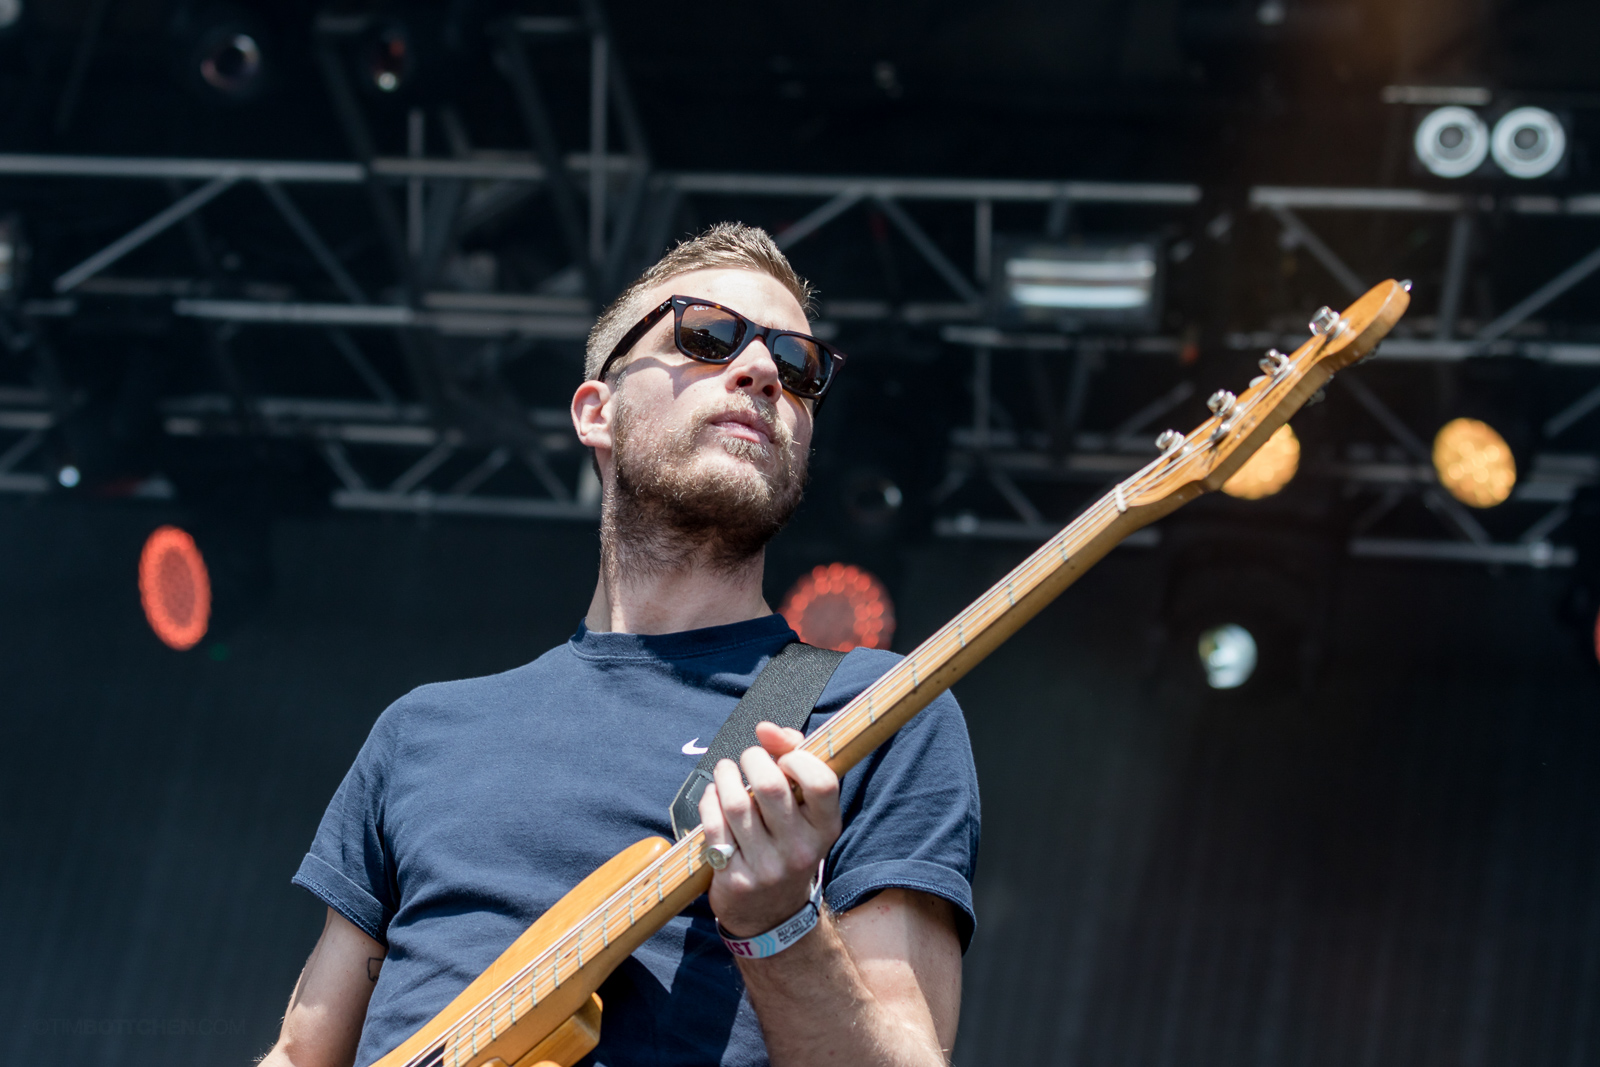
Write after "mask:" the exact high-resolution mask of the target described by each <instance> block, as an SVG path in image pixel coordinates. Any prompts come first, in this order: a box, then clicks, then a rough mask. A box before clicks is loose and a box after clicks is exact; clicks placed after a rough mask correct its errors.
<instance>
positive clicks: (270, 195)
mask: <svg viewBox="0 0 1600 1067" xmlns="http://www.w3.org/2000/svg"><path fill="white" fill-rule="evenodd" d="M260 185H261V191H262V192H264V193H266V194H267V199H268V200H271V201H272V206H273V207H275V208H277V209H278V214H280V215H282V216H283V220H284V221H285V222H287V223H288V224H289V228H290V229H291V230H293V231H294V233H295V236H296V237H298V238H300V243H301V244H303V245H305V246H306V250H307V251H309V252H310V253H311V257H312V258H313V259H315V260H316V261H317V265H318V266H320V267H321V268H322V269H323V270H324V271H326V272H327V274H328V277H330V278H332V279H333V284H334V285H336V286H338V287H339V291H340V292H341V293H343V294H344V295H345V299H347V300H349V301H350V303H352V304H365V303H366V302H367V295H366V294H365V293H363V292H362V291H361V286H359V285H357V284H356V280H355V279H354V278H352V277H350V272H349V271H347V270H345V269H344V264H343V263H340V262H339V257H338V256H336V255H334V254H333V249H331V248H329V247H328V245H327V242H326V241H324V240H323V239H322V235H321V234H319V233H317V231H316V227H314V226H312V225H311V220H310V219H308V218H306V217H305V215H304V214H303V213H302V212H301V211H300V208H299V207H297V206H296V205H295V202H294V201H293V200H291V199H290V198H289V194H288V193H286V192H284V191H283V188H282V187H281V186H280V185H279V184H278V183H277V182H275V181H271V180H263V181H262V182H261V183H260Z"/></svg>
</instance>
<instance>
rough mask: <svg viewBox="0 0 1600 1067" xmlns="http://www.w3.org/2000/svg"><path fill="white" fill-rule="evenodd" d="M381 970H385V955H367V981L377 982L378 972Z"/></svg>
mask: <svg viewBox="0 0 1600 1067" xmlns="http://www.w3.org/2000/svg"><path fill="white" fill-rule="evenodd" d="M381 970H383V957H382V956H368V957H367V981H369V982H376V981H377V980H378V972H379V971H381Z"/></svg>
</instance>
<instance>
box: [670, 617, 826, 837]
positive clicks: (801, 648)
mask: <svg viewBox="0 0 1600 1067" xmlns="http://www.w3.org/2000/svg"><path fill="white" fill-rule="evenodd" d="M842 659H844V653H843V652H834V651H831V650H829V649H826V648H817V647H816V646H815V645H808V644H805V643H804V642H801V641H794V642H791V643H790V644H788V645H785V646H784V647H783V649H782V650H781V651H780V652H779V653H778V654H777V655H776V656H773V657H772V658H771V659H770V660H768V661H767V665H766V666H765V667H763V668H762V669H761V673H760V674H758V675H756V680H755V681H753V682H751V683H750V688H749V689H747V690H745V694H744V696H743V697H741V698H740V699H739V703H738V705H737V706H736V707H735V708H734V709H733V714H732V715H729V716H728V721H727V722H725V723H723V724H722V729H720V730H718V731H717V736H716V737H714V738H712V739H711V743H710V744H709V745H707V746H706V751H705V754H704V755H702V756H701V757H700V762H699V764H698V765H696V767H695V769H694V772H693V773H691V774H690V775H689V777H688V778H687V779H685V780H684V783H683V786H682V788H680V789H679V790H678V795H677V796H676V797H675V798H673V801H672V807H671V809H669V810H670V811H671V814H672V833H673V837H674V839H676V840H679V841H681V840H683V838H684V836H685V835H687V834H688V833H689V831H691V830H693V829H694V828H695V827H696V826H699V825H700V796H701V794H702V793H704V792H705V791H706V786H707V785H709V784H710V782H711V771H712V768H714V767H716V765H717V761H718V760H721V759H731V760H733V761H735V762H737V761H738V759H739V754H740V753H742V752H743V751H744V750H745V749H747V748H749V747H751V746H752V745H754V744H756V723H758V722H770V723H774V724H776V725H778V726H787V727H791V728H792V729H795V730H799V731H801V732H802V733H804V732H805V728H806V719H807V718H809V717H810V715H811V711H812V709H813V708H815V707H816V706H817V700H818V699H820V698H821V696H822V691H823V689H825V688H827V685H828V679H829V678H832V677H833V672H834V671H835V670H836V669H837V668H838V666H839V661H840V660H842Z"/></svg>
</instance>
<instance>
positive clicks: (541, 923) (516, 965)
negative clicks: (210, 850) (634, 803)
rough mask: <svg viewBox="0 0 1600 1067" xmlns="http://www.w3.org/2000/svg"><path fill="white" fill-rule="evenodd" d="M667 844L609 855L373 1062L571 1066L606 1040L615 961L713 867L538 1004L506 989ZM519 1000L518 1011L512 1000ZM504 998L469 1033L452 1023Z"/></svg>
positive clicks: (692, 893) (648, 843) (656, 841)
mask: <svg viewBox="0 0 1600 1067" xmlns="http://www.w3.org/2000/svg"><path fill="white" fill-rule="evenodd" d="M670 848H671V843H670V842H668V841H667V840H665V839H664V838H660V837H647V838H645V839H644V840H643V841H640V842H638V843H637V844H634V845H632V846H630V847H628V848H626V849H624V850H623V851H621V852H619V853H617V855H615V856H613V857H611V859H609V860H607V861H606V862H605V863H604V864H603V865H601V866H600V867H599V868H598V869H597V870H596V871H595V872H594V873H593V874H591V875H589V877H587V878H585V879H584V880H583V881H581V882H579V883H578V884H577V886H575V887H574V888H573V889H572V890H571V891H570V892H569V893H567V895H566V896H564V897H562V898H561V899H560V900H558V901H557V902H556V903H555V905H554V906H552V907H551V908H550V910H549V911H547V912H545V913H544V914H543V915H541V916H540V917H539V919H538V921H537V922H535V923H534V924H533V925H532V926H530V927H528V929H527V930H525V931H523V933H522V936H520V937H518V938H517V939H516V940H515V941H513V942H512V943H511V947H510V948H508V949H506V950H505V951H504V952H502V953H501V954H500V956H499V958H498V959H496V960H495V961H494V962H493V963H492V964H490V965H489V966H488V968H487V969H485V970H484V972H483V973H482V974H480V975H479V976H478V977H477V978H475V979H473V981H472V984H470V985H468V986H467V988H465V989H463V990H462V991H461V993H460V995H458V996H457V997H456V998H455V999H454V1000H452V1001H451V1002H450V1003H449V1004H448V1005H446V1006H445V1008H444V1010H443V1011H441V1012H439V1014H438V1015H435V1016H434V1017H433V1018H432V1019H430V1020H429V1021H428V1023H427V1025H425V1026H423V1027H422V1029H420V1030H418V1031H417V1032H416V1033H415V1034H412V1035H411V1036H410V1037H409V1038H407V1039H406V1040H405V1041H404V1042H403V1043H402V1044H401V1045H400V1046H399V1047H397V1048H396V1049H394V1051H392V1052H390V1053H389V1054H388V1055H387V1056H384V1057H383V1058H382V1059H380V1060H378V1061H376V1063H374V1064H373V1067H402V1065H406V1064H417V1065H419V1067H422V1065H427V1067H435V1065H437V1067H536V1065H541V1067H542V1065H543V1064H547V1063H554V1064H559V1065H560V1067H570V1065H571V1064H573V1063H576V1062H577V1061H578V1060H580V1059H582V1058H583V1057H584V1056H586V1055H588V1053H589V1051H590V1050H591V1049H593V1048H594V1047H595V1045H596V1044H598V1043H599V1041H600V998H599V997H598V996H596V995H595V991H596V990H598V989H599V988H600V984H601V983H602V982H604V981H605V980H606V978H608V977H609V976H610V974H611V972H612V971H614V970H616V968H617V966H618V964H620V963H621V962H622V961H623V960H625V959H627V958H628V956H629V955H631V954H632V953H633V951H634V950H635V949H637V948H638V947H639V946H640V945H642V944H644V943H645V942H646V941H648V940H649V939H650V937H651V935H653V934H654V933H655V932H656V931H657V930H659V929H661V927H663V926H665V925H666V924H667V922H668V921H670V920H671V919H672V917H673V916H674V915H676V914H678V912H680V911H682V910H683V909H684V908H685V907H687V906H688V905H689V903H690V902H691V901H693V900H694V899H695V897H697V896H699V895H700V894H701V893H704V892H705V891H706V889H707V887H709V886H710V884H711V878H710V874H711V872H710V870H709V869H707V870H705V871H704V872H703V876H702V877H696V878H691V879H689V880H687V881H685V882H684V883H683V884H682V885H679V886H677V887H675V888H674V889H673V891H672V892H669V893H666V894H664V895H663V896H662V898H661V899H659V900H657V899H656V898H655V897H651V898H650V906H649V907H648V908H642V909H640V910H639V912H638V914H637V917H636V919H635V921H633V922H632V923H631V924H630V925H629V926H628V927H627V929H626V930H623V931H621V932H619V933H618V935H617V936H616V937H612V938H610V939H609V943H607V944H606V945H604V946H603V947H602V948H601V949H600V951H599V952H598V953H596V954H595V955H594V956H593V957H587V956H586V957H585V958H583V960H582V965H581V967H580V968H574V971H575V972H576V973H574V974H572V976H571V977H570V979H566V980H563V981H562V982H561V983H560V985H559V986H558V987H557V988H556V989H555V990H554V991H553V992H551V993H549V994H546V995H542V996H541V997H540V998H539V1001H538V1003H536V1004H533V1005H531V1006H530V1005H529V1004H528V1000H527V997H526V996H525V995H522V996H519V995H517V994H515V993H512V994H510V995H509V996H508V995H507V994H505V993H504V992H502V991H503V989H504V987H505V986H506V985H507V984H508V983H511V982H513V980H514V978H515V976H516V975H518V974H519V973H521V972H522V971H523V969H524V968H525V967H526V966H527V965H528V964H529V963H530V962H532V961H534V960H537V959H539V958H540V956H541V955H543V954H545V953H546V952H548V951H549V950H550V949H552V947H554V946H556V945H558V944H560V942H561V940H562V938H563V937H564V936H565V935H567V934H568V933H569V932H570V931H571V930H572V929H573V928H574V927H576V926H578V925H579V923H580V922H582V920H583V919H584V918H586V917H587V916H589V915H590V914H591V913H592V912H593V911H594V910H595V909H596V908H597V907H599V906H600V905H601V904H602V903H603V902H604V901H606V900H608V899H610V898H612V897H613V895H615V894H616V893H617V892H619V891H620V890H621V889H622V888H623V887H625V886H627V885H628V883H629V882H631V881H633V880H634V879H635V878H636V877H638V876H639V875H640V874H641V873H643V872H644V871H646V870H647V869H649V868H650V867H651V866H652V864H654V863H655V862H656V861H657V860H658V859H660V857H661V856H663V855H664V854H665V853H666V852H667V851H668V850H669V849H670ZM513 998H515V1000H514V1003H515V1010H514V1011H513V1010H511V1008H510V1007H509V1005H511V1004H512V1002H513ZM497 999H498V1001H499V1003H500V1004H501V1005H506V1006H505V1007H502V1008H501V1010H498V1011H495V1012H493V1013H491V1014H490V1015H488V1016H485V1018H486V1019H488V1020H491V1021H489V1022H485V1023H481V1024H479V1025H477V1026H475V1027H472V1028H471V1029H470V1030H469V1031H468V1032H467V1033H466V1034H465V1035H463V1034H455V1033H452V1032H451V1031H453V1030H456V1029H458V1028H459V1027H460V1024H462V1023H463V1022H464V1021H466V1020H469V1019H471V1018H472V1016H473V1015H475V1014H477V1015H479V1016H483V1009H484V1005H485V1004H486V1003H487V1004H493V1003H495V1002H496V1001H497Z"/></svg>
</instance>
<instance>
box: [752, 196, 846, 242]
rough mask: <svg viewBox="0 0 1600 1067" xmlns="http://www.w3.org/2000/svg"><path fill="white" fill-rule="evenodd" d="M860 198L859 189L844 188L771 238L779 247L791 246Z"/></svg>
mask: <svg viewBox="0 0 1600 1067" xmlns="http://www.w3.org/2000/svg"><path fill="white" fill-rule="evenodd" d="M860 199H861V191H860V190H859V189H846V190H845V191H844V192H842V193H839V194H838V195H836V196H835V197H833V199H831V200H829V201H827V202H826V203H824V204H823V205H822V206H821V207H819V208H815V209H813V210H812V211H811V212H810V213H809V214H807V215H805V216H804V217H802V218H801V219H800V220H799V221H797V222H795V223H793V224H792V225H789V226H785V227H784V228H783V230H782V232H780V233H779V234H778V235H777V236H775V237H774V238H773V240H774V241H776V242H777V243H778V247H779V248H782V249H789V248H792V247H794V246H795V245H797V244H799V243H800V242H801V241H804V240H805V239H806V238H807V237H810V236H811V235H812V234H814V233H816V232H817V231H818V230H820V229H822V228H823V227H824V226H826V225H827V224H828V223H830V222H832V221H833V220H834V219H836V218H838V217H839V216H840V215H843V214H844V213H845V212H846V211H849V210H850V209H851V208H852V207H855V205H856V203H857V202H858V201H859V200H860Z"/></svg>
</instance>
